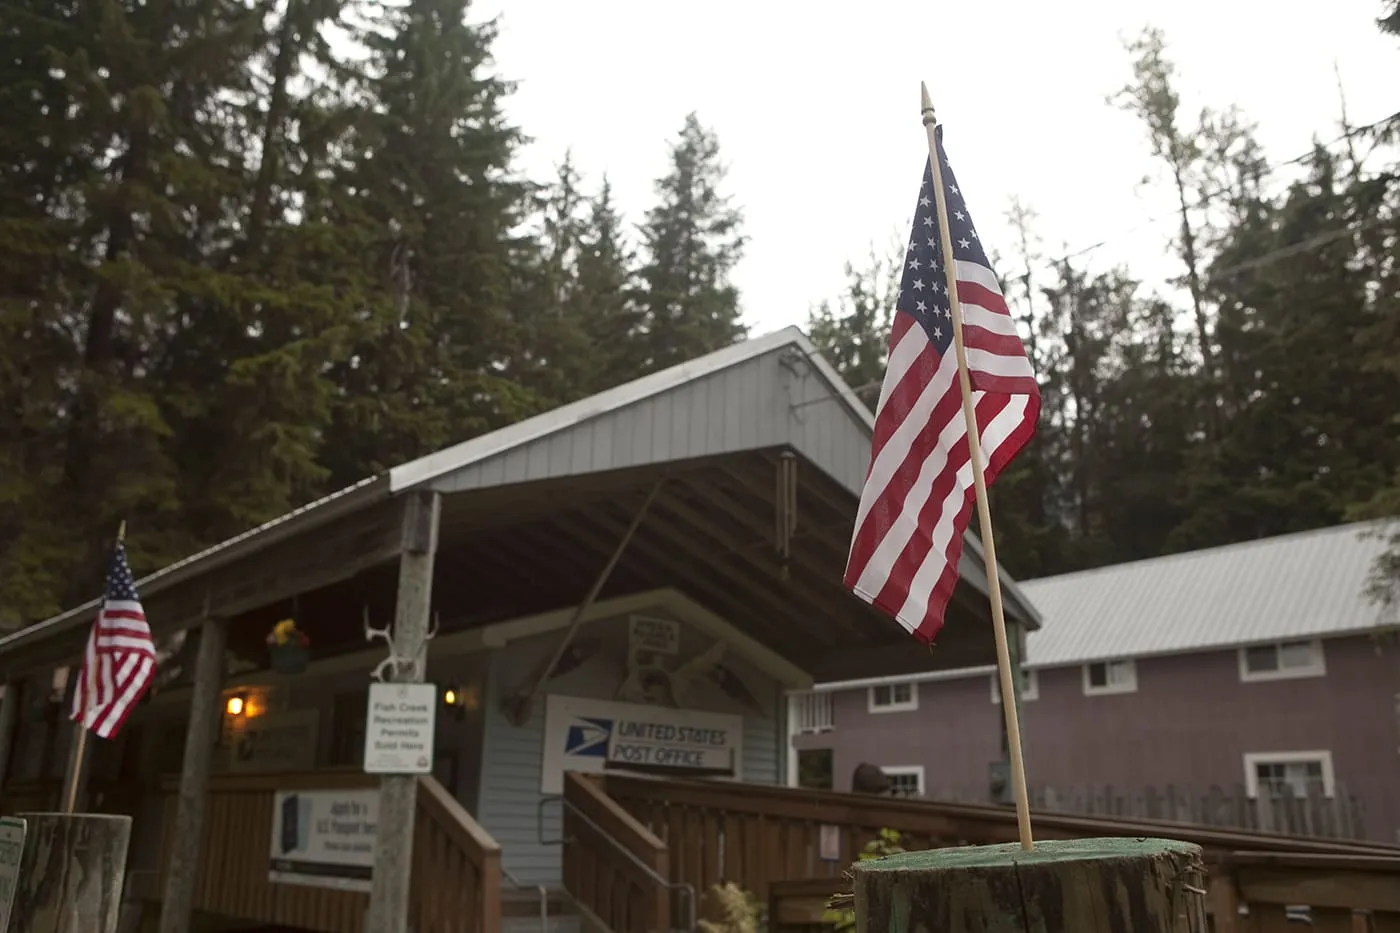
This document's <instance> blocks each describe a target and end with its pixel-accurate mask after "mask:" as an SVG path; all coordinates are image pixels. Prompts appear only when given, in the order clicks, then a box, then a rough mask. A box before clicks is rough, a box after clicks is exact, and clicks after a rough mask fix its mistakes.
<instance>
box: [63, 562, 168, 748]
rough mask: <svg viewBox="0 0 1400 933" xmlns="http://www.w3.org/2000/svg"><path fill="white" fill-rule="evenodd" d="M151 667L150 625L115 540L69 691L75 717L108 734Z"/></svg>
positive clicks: (151, 672)
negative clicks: (79, 668) (103, 586)
mask: <svg viewBox="0 0 1400 933" xmlns="http://www.w3.org/2000/svg"><path fill="white" fill-rule="evenodd" d="M155 673H156V646H155V643H154V642H153V641H151V628H150V626H149V625H147V624H146V612H145V610H143V609H142V608H141V599H140V597H139V596H137V595H136V581H135V580H134V579H133V578H132V576H131V568H130V567H129V566H127V563H126V546H125V545H124V544H122V542H120V541H118V542H117V549H116V552H115V553H114V554H113V555H112V566H111V568H110V569H109V570H108V571H107V589H106V592H105V593H104V594H103V596H102V605H101V606H100V607H99V608H98V610H97V621H96V623H94V624H93V627H92V633H91V634H90V635H89V636H88V643H87V652H86V653H85V654H84V656H83V668H82V671H81V672H80V673H79V675H78V686H77V688H76V689H75V690H74V691H73V714H72V718H73V721H74V722H80V723H82V725H83V728H85V729H89V730H91V731H92V732H95V733H97V734H98V735H100V736H101V737H102V738H104V739H110V738H111V737H112V736H114V735H116V734H117V731H118V730H120V729H121V727H122V724H123V723H125V722H126V717H127V716H130V715H131V710H132V709H133V708H134V707H135V706H136V703H137V701H138V700H140V699H141V695H142V694H144V693H145V692H146V690H147V688H148V687H150V685H151V681H152V680H153V679H154V677H155Z"/></svg>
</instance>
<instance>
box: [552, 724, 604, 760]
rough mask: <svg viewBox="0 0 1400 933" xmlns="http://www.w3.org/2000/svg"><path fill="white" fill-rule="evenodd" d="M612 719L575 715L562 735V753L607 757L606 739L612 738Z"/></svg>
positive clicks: (587, 756)
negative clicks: (564, 734)
mask: <svg viewBox="0 0 1400 933" xmlns="http://www.w3.org/2000/svg"><path fill="white" fill-rule="evenodd" d="M612 728H613V721H612V720H611V719H595V718H593V717H590V716H576V717H575V718H574V721H573V722H572V723H570V724H569V732H568V735H566V736H565V737H564V754H566V755H575V756H577V757H580V758H606V757H608V741H609V740H610V739H611V738H612Z"/></svg>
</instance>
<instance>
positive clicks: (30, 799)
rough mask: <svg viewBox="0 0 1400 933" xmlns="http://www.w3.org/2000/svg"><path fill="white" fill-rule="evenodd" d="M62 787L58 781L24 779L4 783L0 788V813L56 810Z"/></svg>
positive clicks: (10, 814)
mask: <svg viewBox="0 0 1400 933" xmlns="http://www.w3.org/2000/svg"><path fill="white" fill-rule="evenodd" d="M62 791H63V788H62V786H61V785H60V783H59V782H58V781H24V782H17V783H12V784H6V785H5V787H4V788H3V789H0V813H2V814H4V815H5V816H13V815H14V814H16V813H24V812H29V813H42V812H44V811H46V810H56V809H58V806H59V801H58V798H59V796H60V795H61V794H62Z"/></svg>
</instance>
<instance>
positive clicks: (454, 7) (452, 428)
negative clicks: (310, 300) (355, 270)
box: [325, 0, 540, 482]
mask: <svg viewBox="0 0 1400 933" xmlns="http://www.w3.org/2000/svg"><path fill="white" fill-rule="evenodd" d="M467 7H468V5H467V3H466V2H465V0H412V2H409V3H406V4H404V5H402V6H385V7H377V8H375V15H374V18H373V19H372V20H371V21H370V22H368V23H367V24H366V27H365V29H364V30H363V32H362V33H361V34H360V36H359V38H360V40H361V41H362V42H363V43H364V44H365V46H366V47H367V48H368V50H369V60H368V62H367V65H366V76H365V86H366V88H367V96H366V97H365V99H364V100H363V102H362V104H361V107H360V109H359V111H358V112H357V113H356V114H355V133H356V139H355V151H354V152H353V153H352V154H351V155H349V157H348V158H347V160H346V161H347V163H348V164H347V166H346V168H345V170H344V172H343V174H342V175H341V176H340V178H339V183H340V185H341V186H342V187H343V188H344V189H345V190H347V191H350V192H353V202H352V203H351V204H348V205H346V206H344V208H343V210H344V211H345V213H346V214H347V215H348V216H350V217H351V218H352V220H353V222H354V223H355V224H357V225H361V224H362V225H366V229H367V237H368V240H367V242H366V244H365V249H364V253H363V256H362V260H361V261H362V263H363V264H364V265H365V266H366V267H367V268H368V269H370V270H372V275H373V277H374V282H373V284H372V286H371V287H370V291H369V293H368V294H366V295H365V296H364V302H363V305H364V311H363V313H362V317H363V320H362V322H361V326H360V328H359V331H358V337H357V341H356V343H355V345H354V347H353V349H352V352H351V353H350V355H349V357H348V359H347V360H346V361H345V362H344V363H343V364H342V365H340V366H339V367H338V368H337V373H336V378H337V380H338V382H339V384H340V387H341V392H342V397H341V399H340V401H339V403H338V404H337V405H336V407H335V410H334V424H333V426H332V428H331V429H330V432H329V437H330V442H328V445H327V457H326V459H325V463H326V465H327V467H328V468H329V469H330V470H331V473H332V475H333V476H334V477H335V478H336V479H337V481H338V482H350V481H353V480H354V479H357V478H359V477H360V476H363V475H364V474H366V473H367V472H372V471H374V470H378V469H383V468H385V467H388V466H392V465H394V464H395V463H399V462H402V461H404V460H406V459H409V458H412V457H415V456H419V455H421V454H423V453H426V452H428V451H430V450H433V449H436V448H439V447H442V446H446V445H447V444H449V443H453V442H456V441H460V440H465V439H466V438H469V437H471V436H474V435H476V434H480V433H482V432H485V431H489V430H492V429H494V428H497V427H500V426H502V425H504V424H509V423H510V422H512V421H514V420H517V419H518V418H520V417H522V416H524V415H527V414H531V413H533V412H534V411H537V410H538V409H539V407H540V405H539V403H538V401H537V400H536V399H535V397H534V396H533V395H532V394H531V393H530V392H528V391H527V390H526V389H524V388H522V387H521V386H520V385H519V383H518V382H517V381H515V380H514V379H513V378H512V377H513V375H515V374H517V373H519V372H520V371H521V370H522V369H528V365H523V364H522V362H521V360H522V353H523V349H524V348H523V346H522V343H521V339H520V335H521V327H520V323H521V322H520V321H519V320H517V318H516V313H517V311H516V309H517V307H518V305H519V301H520V300H521V299H523V298H526V297H528V295H529V279H530V272H531V264H532V261H533V258H534V255H535V254H534V251H533V250H532V248H531V247H530V244H528V243H526V242H524V241H523V240H521V239H519V238H518V237H517V235H516V233H515V231H516V230H517V228H518V227H519V224H520V222H521V221H522V219H523V218H524V216H525V213H526V210H527V207H528V203H527V196H528V193H529V189H528V186H527V185H526V184H525V183H524V182H523V181H522V180H520V179H519V178H518V177H517V176H516V175H515V173H514V171H513V168H512V165H511V160H512V157H513V154H514V152H515V150H516V148H517V147H518V145H519V143H520V141H521V137H520V134H519V132H518V131H517V130H516V129H515V128H514V127H513V126H511V125H510V124H509V123H508V121H506V119H505V117H504V115H503V113H502V110H501V103H502V99H503V98H504V97H505V95H506V94H507V93H508V92H509V90H510V85H509V84H508V83H507V82H506V81H504V80H502V79H501V78H500V77H499V76H497V75H495V74H494V73H493V72H492V61H491V57H490V47H491V43H492V41H493V40H494V38H495V34H496V30H495V27H494V25H492V24H485V25H469V24H468V23H467V21H466V16H467Z"/></svg>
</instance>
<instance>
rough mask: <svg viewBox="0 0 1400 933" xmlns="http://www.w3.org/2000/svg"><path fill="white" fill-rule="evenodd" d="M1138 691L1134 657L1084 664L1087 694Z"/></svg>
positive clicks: (1085, 692)
mask: <svg viewBox="0 0 1400 933" xmlns="http://www.w3.org/2000/svg"><path fill="white" fill-rule="evenodd" d="M1136 692H1137V665H1136V664H1135V663H1134V662H1133V659H1132V658H1128V659H1127V660H1125V661H1095V662H1094V663H1092V664H1086V665H1084V695H1085V696H1094V695H1096V694H1100V693H1136Z"/></svg>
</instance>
